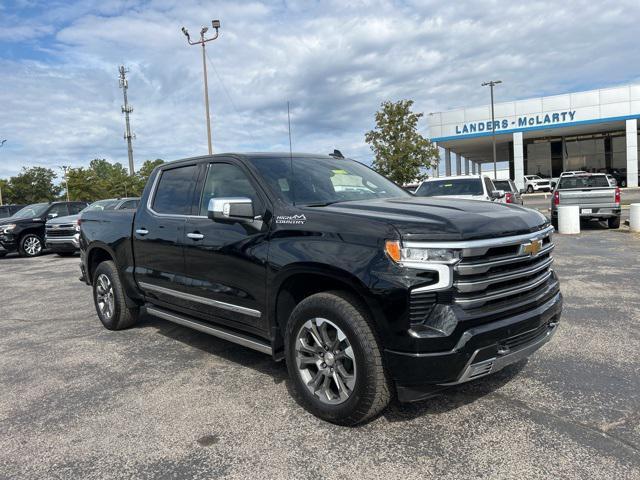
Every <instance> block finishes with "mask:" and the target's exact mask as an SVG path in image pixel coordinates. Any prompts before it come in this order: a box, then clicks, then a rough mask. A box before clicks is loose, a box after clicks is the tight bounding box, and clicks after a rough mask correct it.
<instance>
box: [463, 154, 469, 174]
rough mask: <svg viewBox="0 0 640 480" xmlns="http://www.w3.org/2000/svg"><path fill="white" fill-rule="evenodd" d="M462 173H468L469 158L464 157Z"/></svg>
mask: <svg viewBox="0 0 640 480" xmlns="http://www.w3.org/2000/svg"><path fill="white" fill-rule="evenodd" d="M464 174H465V175H469V159H468V158H465V159H464Z"/></svg>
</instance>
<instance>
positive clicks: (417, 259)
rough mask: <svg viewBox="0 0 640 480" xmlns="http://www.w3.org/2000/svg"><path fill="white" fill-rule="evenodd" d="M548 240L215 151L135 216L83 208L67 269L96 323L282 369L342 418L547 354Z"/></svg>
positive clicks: (455, 209) (280, 158) (324, 161)
mask: <svg viewBox="0 0 640 480" xmlns="http://www.w3.org/2000/svg"><path fill="white" fill-rule="evenodd" d="M346 177H348V179H349V184H350V185H352V186H354V187H355V186H359V188H357V189H352V190H341V189H336V186H337V185H344V184H345V180H346ZM356 180H357V182H356ZM552 232H553V228H552V227H551V225H550V224H549V221H548V220H547V219H546V218H545V217H544V216H543V215H542V214H540V213H538V212H537V211H534V210H530V209H526V208H522V207H519V206H517V205H506V204H498V203H492V202H479V201H469V200H451V199H447V198H439V199H434V198H424V197H423V198H421V197H415V196H413V195H411V194H409V193H407V192H405V191H404V190H403V189H402V188H400V187H398V186H397V185H395V184H394V183H392V182H390V181H389V180H387V179H386V178H384V177H383V176H381V175H379V174H377V173H376V172H374V171H373V170H371V169H369V168H368V167H365V166H364V165H362V164H360V163H358V162H355V161H353V160H349V159H345V158H333V157H331V156H320V155H295V156H294V157H293V158H290V156H289V154H275V153H269V154H246V155H242V154H225V155H215V156H207V157H199V158H193V159H187V160H182V161H177V162H172V163H167V164H164V165H161V166H159V167H157V168H156V169H155V170H154V171H153V173H152V174H151V176H150V178H149V181H148V183H147V185H146V187H145V189H144V193H143V195H142V199H141V201H140V205H139V206H138V209H137V210H136V211H131V210H129V211H106V210H105V211H101V212H98V211H92V212H86V213H84V214H83V215H82V223H81V233H80V245H81V258H82V262H81V268H82V273H83V277H84V279H85V281H86V282H87V284H89V285H92V287H93V298H94V302H95V306H96V311H97V313H98V317H99V319H100V321H101V322H102V324H103V325H104V326H105V327H106V328H107V329H110V330H119V329H123V328H127V327H130V326H132V325H134V324H135V323H136V321H137V319H138V315H139V314H140V312H142V311H144V312H146V313H148V314H151V315H155V316H157V317H160V318H163V319H165V320H168V321H170V322H174V323H177V324H180V325H183V326H186V327H189V328H193V329H196V330H199V331H201V332H204V333H208V334H210V335H214V336H216V337H220V338H223V339H226V340H229V341H232V342H235V343H238V344H240V345H243V346H245V347H249V348H252V349H255V350H258V351H260V352H263V353H266V354H269V355H271V356H272V357H273V359H274V360H276V361H278V360H286V364H287V368H288V370H289V375H290V379H291V384H292V387H293V388H294V389H295V390H296V392H297V394H296V395H297V396H298V397H299V398H300V399H301V402H302V404H303V405H304V406H305V407H306V408H307V409H308V410H309V411H311V412H312V413H313V414H315V415H317V416H318V417H320V418H322V419H325V420H328V421H331V422H335V423H339V424H346V425H353V424H356V423H359V422H362V421H365V420H367V419H369V418H371V417H373V416H374V415H376V414H378V413H379V412H381V411H382V410H383V409H384V408H385V407H386V406H387V404H388V402H389V401H390V399H391V397H392V396H393V395H397V397H398V398H399V399H400V400H401V401H415V400H420V399H423V398H426V397H428V396H430V395H433V394H434V392H435V391H438V390H440V389H442V388H445V387H446V386H447V385H455V384H460V383H464V382H467V381H469V380H473V379H477V378H480V377H484V376H485V375H488V374H490V373H493V372H496V371H498V370H500V369H502V368H503V367H505V366H506V365H509V364H511V363H512V362H515V361H518V360H521V359H523V358H525V357H527V356H529V355H531V354H532V353H533V352H534V351H535V350H537V349H538V348H540V347H541V346H542V345H543V344H544V343H546V342H547V341H548V340H549V339H550V338H551V336H552V335H553V334H554V332H555V331H556V329H557V325H558V322H559V319H560V314H561V309H562V296H561V294H560V291H559V285H558V279H557V277H556V274H555V273H554V271H553V270H552V269H551V264H552V261H553V259H552V257H551V252H552V250H553V243H552V239H551V234H552Z"/></svg>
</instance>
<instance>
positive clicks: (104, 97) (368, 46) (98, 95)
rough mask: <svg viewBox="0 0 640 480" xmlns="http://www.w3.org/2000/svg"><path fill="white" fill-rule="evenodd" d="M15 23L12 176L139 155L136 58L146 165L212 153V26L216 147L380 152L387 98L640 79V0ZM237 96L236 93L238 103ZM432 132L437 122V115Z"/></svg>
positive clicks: (19, 13) (180, 11) (118, 4)
mask: <svg viewBox="0 0 640 480" xmlns="http://www.w3.org/2000/svg"><path fill="white" fill-rule="evenodd" d="M8 10H9V9H8V8H7V7H5V8H4V10H3V20H1V21H0V31H1V32H2V34H0V47H6V48H3V49H2V51H3V52H4V53H0V82H1V83H0V85H1V86H0V105H2V108H1V110H0V137H1V138H7V139H8V142H7V143H6V144H5V146H4V147H3V148H2V149H1V150H0V177H2V176H7V175H10V174H14V173H16V172H17V171H18V170H19V169H20V167H21V166H29V165H35V164H38V165H50V166H55V165H59V164H61V163H65V164H72V165H82V164H86V163H87V162H88V161H90V160H91V159H92V158H94V157H106V158H109V159H112V160H117V161H121V162H123V163H126V144H125V142H124V140H123V138H122V135H123V130H124V119H123V117H122V114H121V113H120V105H121V91H120V90H119V89H118V82H117V67H118V65H120V64H125V65H127V66H128V67H129V68H130V90H129V94H130V101H131V103H132V104H133V106H134V113H133V115H132V124H133V130H134V131H135V132H136V134H137V139H136V140H135V142H134V155H135V157H136V160H137V162H138V163H139V162H141V161H142V160H143V159H147V158H156V157H161V158H165V159H175V158H180V157H182V156H189V155H197V154H201V153H204V152H206V135H205V130H204V118H203V117H204V111H203V110H204V108H203V103H202V88H203V87H202V63H201V57H200V54H201V52H200V49H199V47H189V46H188V45H187V44H186V41H185V38H184V37H183V36H182V33H181V32H180V27H181V26H183V25H184V26H186V27H187V28H189V30H190V32H191V33H192V35H194V36H197V32H198V31H199V28H200V26H201V25H203V24H205V23H208V22H209V21H210V19H211V18H220V20H221V21H222V30H221V37H220V38H219V39H218V40H216V41H215V42H211V43H209V44H208V47H207V51H208V53H209V57H210V59H211V61H212V62H213V63H214V64H215V69H216V70H217V72H218V74H219V76H220V78H221V79H222V81H223V83H224V85H225V86H226V92H225V89H224V88H223V87H222V85H221V83H220V82H219V80H218V76H217V75H216V74H215V72H214V71H213V69H212V68H211V64H209V65H208V67H209V81H210V96H211V103H212V113H213V138H214V148H215V149H216V150H217V151H247V150H253V151H255V150H286V149H287V148H288V138H287V130H286V125H287V123H286V102H287V100H290V101H291V105H292V120H293V127H292V128H293V134H294V148H295V149H296V150H298V151H318V152H323V153H324V152H329V151H331V150H333V148H340V149H341V150H343V152H345V153H348V154H350V155H353V156H354V157H356V158H358V159H361V160H365V161H368V160H369V159H370V152H369V149H368V147H367V145H366V144H364V133H365V132H366V131H367V130H368V129H370V128H371V127H372V126H373V115H374V113H375V111H376V109H377V108H378V106H379V104H380V102H382V101H384V100H387V99H392V100H396V99H400V98H412V99H414V100H415V101H416V109H417V110H419V111H423V112H425V113H427V112H430V111H438V110H442V109H447V108H452V107H457V106H463V105H473V104H483V103H486V96H487V92H486V91H485V90H483V89H482V88H480V86H479V85H480V83H481V82H482V81H484V80H486V79H488V78H494V77H497V78H500V79H502V80H503V82H504V83H503V85H501V86H500V87H499V89H498V91H497V92H496V93H497V95H498V98H499V99H516V98H526V97H529V96H535V95H540V94H551V93H561V92H565V91H571V90H576V89H583V88H592V87H594V88H595V87H600V86H607V85H615V84H620V83H624V82H628V81H632V80H634V79H637V78H638V72H637V69H636V68H635V62H636V57H637V54H636V43H637V33H636V30H637V27H636V24H637V18H638V13H640V12H639V10H640V6H639V5H638V3H637V1H635V0H634V1H631V0H629V1H619V2H591V1H582V0H574V1H567V2H563V3H561V4H560V3H558V2H555V1H546V2H544V1H543V2H527V3H526V4H521V3H518V2H511V1H493V2H488V3H487V2H447V3H443V2H435V1H434V2H424V1H415V2H409V1H408V2H399V1H373V0H371V1H368V0H360V1H352V2H344V1H338V0H334V1H327V2H313V3H312V2H309V1H287V2H285V3H282V2H275V1H274V2H273V3H262V2H238V1H228V2H211V1H208V2H196V1H183V2H169V1H150V2H134V1H124V0H123V1H111V0H105V1H102V2H97V1H95V2H94V1H91V2H82V3H78V4H68V3H66V2H59V3H58V2H47V3H45V4H36V5H27V6H26V7H25V8H13V9H12V10H10V11H8ZM227 92H228V94H229V95H230V96H231V99H232V101H230V100H229V98H228V97H227ZM422 127H423V128H426V122H424V124H423V125H422Z"/></svg>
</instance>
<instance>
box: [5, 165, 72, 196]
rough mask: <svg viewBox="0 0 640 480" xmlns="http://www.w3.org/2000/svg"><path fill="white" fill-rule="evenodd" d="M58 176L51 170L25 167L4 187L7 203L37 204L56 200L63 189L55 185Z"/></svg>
mask: <svg viewBox="0 0 640 480" xmlns="http://www.w3.org/2000/svg"><path fill="white" fill-rule="evenodd" d="M56 177H57V176H56V174H55V172H54V171H53V170H51V169H50V168H44V167H30V168H27V167H23V168H22V171H21V172H20V173H19V174H18V175H16V176H15V177H11V178H10V179H9V181H8V182H6V181H5V183H6V192H7V193H5V187H3V189H2V192H3V201H4V202H5V203H37V202H47V201H52V200H55V199H56V198H57V197H58V195H59V194H60V192H61V190H62V189H61V188H60V187H59V186H57V185H55V184H54V183H53V181H54V180H55V179H56Z"/></svg>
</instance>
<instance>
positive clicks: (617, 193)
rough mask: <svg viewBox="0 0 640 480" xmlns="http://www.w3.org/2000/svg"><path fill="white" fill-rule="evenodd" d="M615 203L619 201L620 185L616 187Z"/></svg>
mask: <svg viewBox="0 0 640 480" xmlns="http://www.w3.org/2000/svg"><path fill="white" fill-rule="evenodd" d="M616 203H620V187H616Z"/></svg>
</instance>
